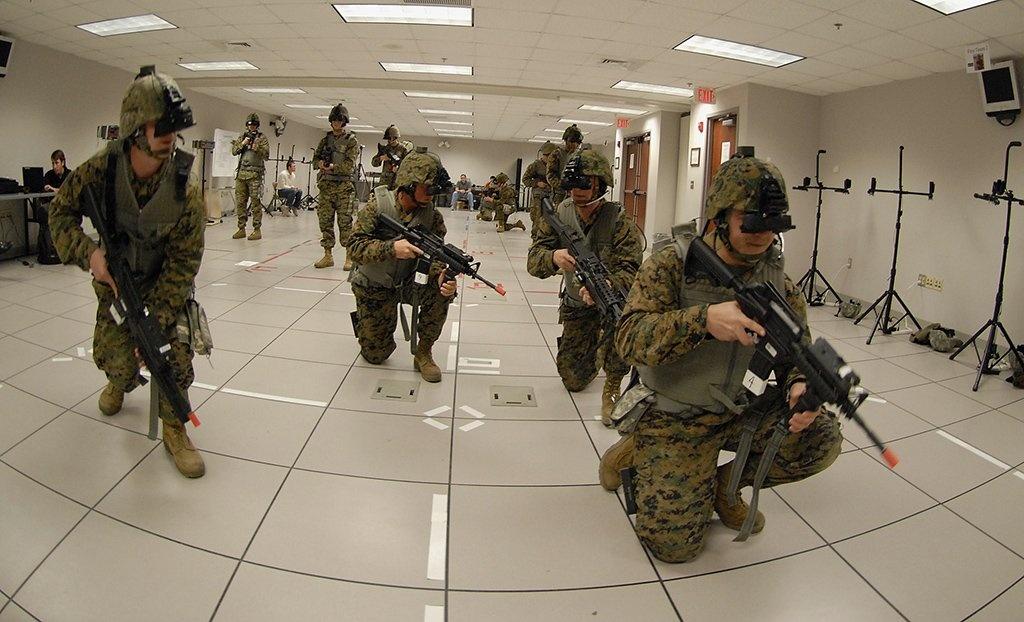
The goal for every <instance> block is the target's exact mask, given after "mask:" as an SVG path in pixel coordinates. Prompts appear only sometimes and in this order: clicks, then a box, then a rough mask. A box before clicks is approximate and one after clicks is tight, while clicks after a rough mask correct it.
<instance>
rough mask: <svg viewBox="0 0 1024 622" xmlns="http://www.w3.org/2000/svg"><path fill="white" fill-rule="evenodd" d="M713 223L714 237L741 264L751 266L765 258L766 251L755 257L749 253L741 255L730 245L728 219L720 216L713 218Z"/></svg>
mask: <svg viewBox="0 0 1024 622" xmlns="http://www.w3.org/2000/svg"><path fill="white" fill-rule="evenodd" d="M724 213H725V214H728V212H724ZM715 223H716V226H715V236H716V237H717V238H718V239H719V240H721V242H722V244H723V245H724V246H725V248H726V249H728V251H729V252H730V253H732V256H733V257H736V258H737V259H739V260H741V261H742V262H743V263H745V264H747V265H751V266H752V265H754V264H755V263H757V262H758V261H760V259H761V258H762V257H764V256H765V253H767V252H768V251H767V250H765V252H764V253H757V254H755V255H751V254H749V253H741V252H739V251H738V250H736V248H735V247H734V246H733V245H732V241H731V240H730V239H729V220H728V218H727V217H725V218H723V217H722V216H721V215H719V216H718V217H716V218H715Z"/></svg>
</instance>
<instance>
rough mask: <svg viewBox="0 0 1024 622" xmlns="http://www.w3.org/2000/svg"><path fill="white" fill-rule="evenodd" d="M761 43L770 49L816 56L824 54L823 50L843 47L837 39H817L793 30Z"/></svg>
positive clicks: (829, 50)
mask: <svg viewBox="0 0 1024 622" xmlns="http://www.w3.org/2000/svg"><path fill="white" fill-rule="evenodd" d="M761 45H762V46H764V47H766V48H769V49H772V50H778V51H779V52H789V53H790V54H798V55H800V56H817V55H818V54H824V53H825V52H831V51H832V50H835V49H837V48H840V47H843V44H842V43H840V42H838V41H830V40H827V39H819V38H818V37H812V36H809V35H805V34H803V33H800V32H797V31H795V30H790V31H789V32H784V33H782V34H781V35H779V36H777V37H773V38H771V39H768V40H767V41H764V42H762V43H761Z"/></svg>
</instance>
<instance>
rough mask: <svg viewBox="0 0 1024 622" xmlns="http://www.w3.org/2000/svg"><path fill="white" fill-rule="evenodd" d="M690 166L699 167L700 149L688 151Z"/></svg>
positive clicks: (694, 148)
mask: <svg viewBox="0 0 1024 622" xmlns="http://www.w3.org/2000/svg"><path fill="white" fill-rule="evenodd" d="M690 166H700V147H693V148H692V149H690Z"/></svg>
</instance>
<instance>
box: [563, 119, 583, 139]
mask: <svg viewBox="0 0 1024 622" xmlns="http://www.w3.org/2000/svg"><path fill="white" fill-rule="evenodd" d="M562 140H564V141H569V142H574V143H582V142H583V132H581V131H580V128H579V127H577V126H576V124H575V123H573V124H572V125H570V126H569V127H567V128H565V131H564V132H562Z"/></svg>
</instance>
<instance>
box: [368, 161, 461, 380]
mask: <svg viewBox="0 0 1024 622" xmlns="http://www.w3.org/2000/svg"><path fill="white" fill-rule="evenodd" d="M395 183H396V185H397V188H396V189H395V190H388V189H387V188H386V187H385V186H377V187H376V188H374V190H373V194H371V195H370V200H369V201H367V203H366V207H365V208H363V209H362V210H361V211H360V212H359V216H358V218H357V219H356V226H355V229H354V230H353V232H352V239H351V241H350V242H349V253H350V254H351V256H352V259H353V260H355V262H356V264H357V265H356V267H355V269H353V270H352V274H351V277H350V279H349V280H350V281H351V283H352V293H353V294H355V297H356V311H355V313H354V314H353V324H354V325H355V331H356V337H357V338H358V339H359V349H360V353H361V354H362V356H363V358H364V359H366V360H367V361H369V362H370V363H373V364H374V365H379V364H381V363H383V362H384V361H385V360H387V358H388V357H389V356H391V353H392V352H394V351H395V348H396V347H397V344H396V343H395V336H394V333H395V326H396V324H397V322H398V305H399V302H400V301H406V302H411V303H412V304H413V305H414V306H417V307H418V312H417V314H416V315H417V316H418V322H416V323H415V325H414V326H413V327H412V329H413V330H414V331H416V333H417V335H418V339H419V341H418V343H417V348H416V352H415V355H414V357H413V366H414V367H415V368H416V370H417V371H419V372H420V374H421V375H422V376H423V379H424V380H426V381H427V382H441V368H440V367H438V365H437V363H435V362H434V357H433V354H432V353H431V348H432V347H433V345H434V342H436V341H437V338H438V337H440V336H441V329H442V328H443V327H444V322H445V319H446V318H447V317H448V305H449V303H450V302H451V299H452V297H453V296H454V295H455V292H456V289H457V285H456V282H455V281H454V280H448V279H447V278H446V271H445V269H444V265H443V264H441V263H439V262H433V263H431V265H430V267H429V270H424V271H423V272H426V274H419V273H417V262H418V261H420V259H419V257H420V256H421V255H423V251H422V250H421V249H419V248H417V247H416V246H414V245H413V244H412V243H410V242H409V241H408V240H405V239H402V238H401V237H398V238H396V237H395V235H394V234H393V232H391V231H390V230H388V229H387V228H386V227H383V226H381V224H380V223H379V222H378V214H386V215H388V216H390V217H391V218H393V219H394V220H396V221H399V222H401V223H402V224H404V225H406V226H408V227H409V228H410V229H411V228H414V227H422V228H424V229H426V230H427V231H429V232H430V233H433V234H434V235H437V236H439V237H441V238H444V236H445V233H447V229H446V227H445V225H444V217H443V216H441V213H440V212H438V211H437V209H435V208H434V206H433V197H434V195H436V194H442V193H448V192H450V191H451V185H452V184H451V180H450V179H449V178H448V172H447V171H446V170H445V168H444V166H442V165H441V160H439V159H438V157H437V156H436V155H434V154H432V153H427V151H426V149H423V151H422V152H421V151H419V150H417V151H415V152H413V153H410V154H409V155H407V156H405V158H404V159H403V160H402V163H401V164H400V165H399V167H398V172H397V174H396V175H395ZM419 277H423V278H422V280H421V279H420V278H419Z"/></svg>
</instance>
